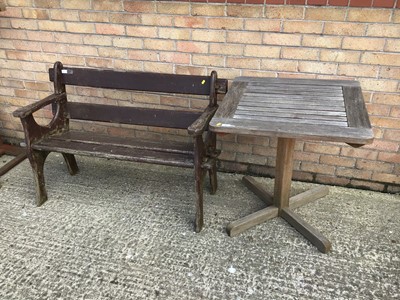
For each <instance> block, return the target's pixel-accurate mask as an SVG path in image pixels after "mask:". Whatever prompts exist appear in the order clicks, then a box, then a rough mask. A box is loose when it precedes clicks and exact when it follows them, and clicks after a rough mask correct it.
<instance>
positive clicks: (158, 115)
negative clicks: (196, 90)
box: [67, 102, 201, 129]
mask: <svg viewBox="0 0 400 300" xmlns="http://www.w3.org/2000/svg"><path fill="white" fill-rule="evenodd" d="M67 107H68V112H69V117H70V118H71V119H77V120H85V121H88V120H89V121H99V122H111V123H119V124H131V125H143V126H156V127H167V128H178V129H187V128H188V127H189V126H190V125H191V124H192V123H193V122H194V121H195V120H196V119H197V118H198V117H199V116H200V115H201V112H195V111H193V112H192V111H179V110H164V109H152V108H141V107H127V106H112V105H103V104H93V103H79V102H68V104H67Z"/></svg>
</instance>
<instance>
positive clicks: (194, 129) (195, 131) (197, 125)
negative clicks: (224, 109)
mask: <svg viewBox="0 0 400 300" xmlns="http://www.w3.org/2000/svg"><path fill="white" fill-rule="evenodd" d="M217 109H218V106H207V108H206V109H205V111H204V112H203V113H202V114H201V116H200V117H198V118H197V120H196V121H194V122H193V123H192V125H190V126H189V128H188V133H189V134H190V135H194V136H196V135H201V134H203V132H204V131H205V130H206V129H207V127H208V124H209V123H210V121H211V118H212V117H213V116H214V114H215V112H216V111H217Z"/></svg>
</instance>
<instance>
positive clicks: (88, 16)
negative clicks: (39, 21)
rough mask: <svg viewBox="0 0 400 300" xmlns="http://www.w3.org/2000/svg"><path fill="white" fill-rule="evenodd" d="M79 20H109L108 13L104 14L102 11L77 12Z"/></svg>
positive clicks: (105, 21)
mask: <svg viewBox="0 0 400 300" xmlns="http://www.w3.org/2000/svg"><path fill="white" fill-rule="evenodd" d="M64 14H65V12H64ZM68 14H69V13H68ZM79 20H81V21H83V22H104V23H108V22H110V18H109V16H108V14H105V13H103V12H87V11H81V12H79Z"/></svg>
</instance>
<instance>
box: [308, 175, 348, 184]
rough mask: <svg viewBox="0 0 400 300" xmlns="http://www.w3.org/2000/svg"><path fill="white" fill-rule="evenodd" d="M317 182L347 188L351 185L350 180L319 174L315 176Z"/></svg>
mask: <svg viewBox="0 0 400 300" xmlns="http://www.w3.org/2000/svg"><path fill="white" fill-rule="evenodd" d="M315 182H318V183H323V184H329V185H339V186H347V185H348V184H349V183H350V179H348V178H343V177H337V176H329V175H322V174H317V175H316V176H315Z"/></svg>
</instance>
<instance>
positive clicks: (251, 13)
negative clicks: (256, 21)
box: [226, 5, 263, 18]
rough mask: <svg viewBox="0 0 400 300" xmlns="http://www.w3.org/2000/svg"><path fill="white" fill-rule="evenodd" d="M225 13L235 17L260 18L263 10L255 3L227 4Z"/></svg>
mask: <svg viewBox="0 0 400 300" xmlns="http://www.w3.org/2000/svg"><path fill="white" fill-rule="evenodd" d="M226 15H227V16H229V17H235V18H261V17H262V16H263V10H262V9H260V7H259V6H257V5H248V6H247V5H228V6H227V9H226Z"/></svg>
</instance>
